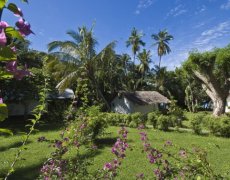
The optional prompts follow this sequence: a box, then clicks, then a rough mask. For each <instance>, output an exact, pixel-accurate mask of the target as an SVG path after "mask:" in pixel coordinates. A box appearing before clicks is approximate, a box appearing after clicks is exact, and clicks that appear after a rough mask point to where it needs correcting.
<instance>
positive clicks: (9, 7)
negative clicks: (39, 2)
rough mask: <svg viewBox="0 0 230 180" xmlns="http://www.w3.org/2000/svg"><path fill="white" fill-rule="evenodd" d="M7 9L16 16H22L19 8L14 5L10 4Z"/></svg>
mask: <svg viewBox="0 0 230 180" xmlns="http://www.w3.org/2000/svg"><path fill="white" fill-rule="evenodd" d="M7 9H9V10H10V11H11V12H13V13H14V14H21V12H20V11H19V10H18V7H17V5H16V4H14V3H10V4H9V5H8V7H7Z"/></svg>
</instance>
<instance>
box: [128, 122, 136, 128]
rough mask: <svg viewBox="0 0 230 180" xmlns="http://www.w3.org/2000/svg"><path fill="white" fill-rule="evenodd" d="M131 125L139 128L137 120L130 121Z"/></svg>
mask: <svg viewBox="0 0 230 180" xmlns="http://www.w3.org/2000/svg"><path fill="white" fill-rule="evenodd" d="M129 127H131V128H137V127H138V124H137V123H136V122H135V121H131V122H130V123H129Z"/></svg>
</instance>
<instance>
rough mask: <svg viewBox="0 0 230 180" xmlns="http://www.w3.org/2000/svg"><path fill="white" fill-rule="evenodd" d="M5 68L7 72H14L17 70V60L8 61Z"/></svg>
mask: <svg viewBox="0 0 230 180" xmlns="http://www.w3.org/2000/svg"><path fill="white" fill-rule="evenodd" d="M6 70H7V71H9V72H14V71H16V70H17V62H16V61H10V62H8V63H7V64H6Z"/></svg>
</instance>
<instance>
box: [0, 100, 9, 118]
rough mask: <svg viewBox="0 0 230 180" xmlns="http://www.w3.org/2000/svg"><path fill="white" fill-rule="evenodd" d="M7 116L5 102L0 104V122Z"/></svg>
mask: <svg viewBox="0 0 230 180" xmlns="http://www.w3.org/2000/svg"><path fill="white" fill-rule="evenodd" d="M6 118H8V109H7V106H6V104H0V122H1V121H4V120H5V119H6Z"/></svg>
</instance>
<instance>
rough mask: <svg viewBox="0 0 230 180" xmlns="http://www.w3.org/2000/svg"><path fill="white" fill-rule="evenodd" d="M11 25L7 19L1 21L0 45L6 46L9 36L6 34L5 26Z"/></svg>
mask: <svg viewBox="0 0 230 180" xmlns="http://www.w3.org/2000/svg"><path fill="white" fill-rule="evenodd" d="M8 26H9V25H8V24H7V22H5V21H1V22H0V46H5V45H6V43H7V38H6V34H5V31H4V30H5V28H6V27H8Z"/></svg>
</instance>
